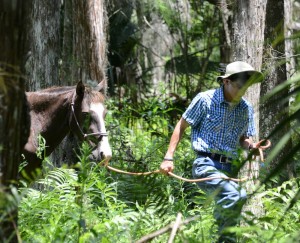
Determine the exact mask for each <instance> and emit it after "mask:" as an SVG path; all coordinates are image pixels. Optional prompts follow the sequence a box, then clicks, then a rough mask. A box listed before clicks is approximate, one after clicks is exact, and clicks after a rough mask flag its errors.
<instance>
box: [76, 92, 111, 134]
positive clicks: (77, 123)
mask: <svg viewBox="0 0 300 243" xmlns="http://www.w3.org/2000/svg"><path fill="white" fill-rule="evenodd" d="M75 94H76V92H75ZM75 94H74V95H73V98H72V102H71V110H72V115H73V116H74V119H75V122H76V125H77V127H78V129H79V131H80V133H81V135H82V136H83V139H86V138H87V137H89V136H96V135H99V136H100V138H101V137H107V136H108V133H107V132H94V133H84V132H83V131H82V129H81V127H80V125H79V122H78V120H77V117H76V114H75V109H74V105H75V96H76V95H75Z"/></svg>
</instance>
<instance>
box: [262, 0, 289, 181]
mask: <svg viewBox="0 0 300 243" xmlns="http://www.w3.org/2000/svg"><path fill="white" fill-rule="evenodd" d="M284 2H285V1H284V0H268V4H267V17H266V27H267V28H266V29H265V39H266V42H265V62H264V63H265V66H266V69H267V70H268V73H267V76H266V79H265V82H263V83H262V86H261V96H262V97H263V96H264V95H265V94H267V93H268V92H269V91H271V90H272V89H273V88H275V87H276V86H277V85H279V84H281V83H283V82H285V81H286V80H287V66H288V67H290V63H289V62H288V60H286V57H287V56H286V46H285V43H286V42H285V38H284V37H285V34H286V27H285V26H286V24H285V21H284V19H285V8H284ZM289 51H290V50H289ZM288 92H289V91H288V90H285V91H282V92H281V93H280V94H277V95H276V96H273V97H272V98H271V100H270V101H268V102H267V103H264V104H262V105H261V110H260V120H261V134H262V136H263V137H268V136H269V135H270V134H271V133H272V131H273V130H274V129H275V127H276V126H278V125H279V124H280V123H281V121H282V120H283V119H284V118H286V117H287V116H288V113H289V102H288V100H287V101H286V102H284V103H283V102H282V101H283V100H284V98H285V97H287V95H288ZM289 129H290V126H289V124H285V125H284V126H282V128H281V129H280V130H279V131H278V132H277V133H276V134H274V135H273V136H272V137H271V140H272V142H273V144H277V143H278V142H279V141H280V139H281V138H282V137H283V136H284V135H285V134H286V133H287V132H288V131H289ZM291 148H292V141H291V139H290V140H289V141H288V142H287V143H286V144H285V146H284V147H283V148H282V150H281V151H280V152H279V153H278V155H277V156H276V158H275V159H274V160H273V161H272V163H271V164H270V165H269V167H270V168H271V169H274V168H275V167H276V166H277V165H278V163H279V161H280V160H281V159H283V158H284V157H285V156H286V154H288V153H289V150H290V149H291ZM287 171H288V173H287V174H286V175H285V176H284V177H285V179H288V178H289V177H293V169H292V168H290V169H288V170H287ZM281 174H285V173H281Z"/></svg>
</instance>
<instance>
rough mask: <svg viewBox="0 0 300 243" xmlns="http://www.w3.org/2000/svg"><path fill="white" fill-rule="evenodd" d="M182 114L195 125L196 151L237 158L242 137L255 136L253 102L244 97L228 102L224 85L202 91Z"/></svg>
mask: <svg viewBox="0 0 300 243" xmlns="http://www.w3.org/2000/svg"><path fill="white" fill-rule="evenodd" d="M182 117H183V119H185V120H186V121H187V122H188V123H189V124H190V125H191V127H192V133H191V142H192V147H193V149H194V150H195V151H196V152H197V151H199V152H211V153H218V154H225V155H227V156H228V157H234V156H235V155H236V154H237V148H238V146H239V139H240V137H241V136H243V135H244V136H246V137H251V136H254V135H255V123H254V111H253V108H252V106H251V104H250V103H249V102H248V101H246V100H245V99H244V98H242V99H241V100H240V102H239V103H238V104H230V103H228V102H226V100H225V99H224V93H223V87H220V88H218V89H215V90H208V91H206V92H201V93H199V94H198V95H197V96H196V97H195V98H194V99H193V100H192V102H191V104H190V105H189V107H188V108H187V110H186V111H185V112H184V114H183V115H182Z"/></svg>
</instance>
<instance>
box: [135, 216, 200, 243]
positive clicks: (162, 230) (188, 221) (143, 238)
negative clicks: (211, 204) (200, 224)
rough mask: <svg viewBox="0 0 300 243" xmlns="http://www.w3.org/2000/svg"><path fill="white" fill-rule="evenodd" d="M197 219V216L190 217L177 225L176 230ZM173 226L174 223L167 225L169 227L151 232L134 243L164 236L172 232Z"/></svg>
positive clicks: (141, 242)
mask: <svg viewBox="0 0 300 243" xmlns="http://www.w3.org/2000/svg"><path fill="white" fill-rule="evenodd" d="M199 218H200V216H199V215H197V216H194V217H191V218H189V219H186V220H184V221H183V222H181V223H180V224H179V227H178V228H180V227H181V226H182V225H185V224H188V223H190V222H192V221H195V220H197V219H199ZM173 226H174V223H171V224H169V225H167V226H165V227H163V228H161V229H159V230H157V231H154V232H152V233H150V234H148V235H145V236H143V237H142V238H141V239H139V240H138V241H136V243H143V242H148V241H150V240H152V239H153V238H155V237H157V236H160V235H162V234H164V233H166V232H168V231H170V230H172V228H173Z"/></svg>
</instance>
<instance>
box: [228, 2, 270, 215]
mask: <svg viewBox="0 0 300 243" xmlns="http://www.w3.org/2000/svg"><path fill="white" fill-rule="evenodd" d="M265 12H266V1H265V0H249V1H244V0H236V1H235V5H234V8H233V37H232V40H233V41H232V48H233V50H232V60H233V61H237V60H239V61H245V62H247V63H249V64H251V65H252V66H253V67H254V68H255V69H256V70H261V67H262V53H263V43H264V29H265ZM259 90H260V84H255V85H253V86H252V87H250V88H249V89H248V91H247V93H246V95H245V98H246V99H247V100H248V101H249V102H250V103H251V104H252V105H253V107H254V110H255V117H256V119H255V123H256V130H257V137H256V140H258V138H259V132H260V131H259V119H258V118H259V110H258V107H259V106H258V101H259V99H260V96H259ZM259 166H260V164H259V161H252V162H249V161H247V162H246V163H245V165H244V167H243V169H242V171H241V174H242V176H248V177H249V176H250V178H249V180H248V182H246V183H245V185H244V187H245V188H246V190H247V193H248V194H251V193H252V192H253V190H254V189H255V184H256V183H257V178H258V175H259ZM244 211H251V212H252V213H253V214H254V215H260V214H261V213H262V211H263V208H262V203H261V200H260V199H259V198H256V197H254V198H251V199H250V200H248V203H247V204H246V205H245V207H244Z"/></svg>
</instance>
